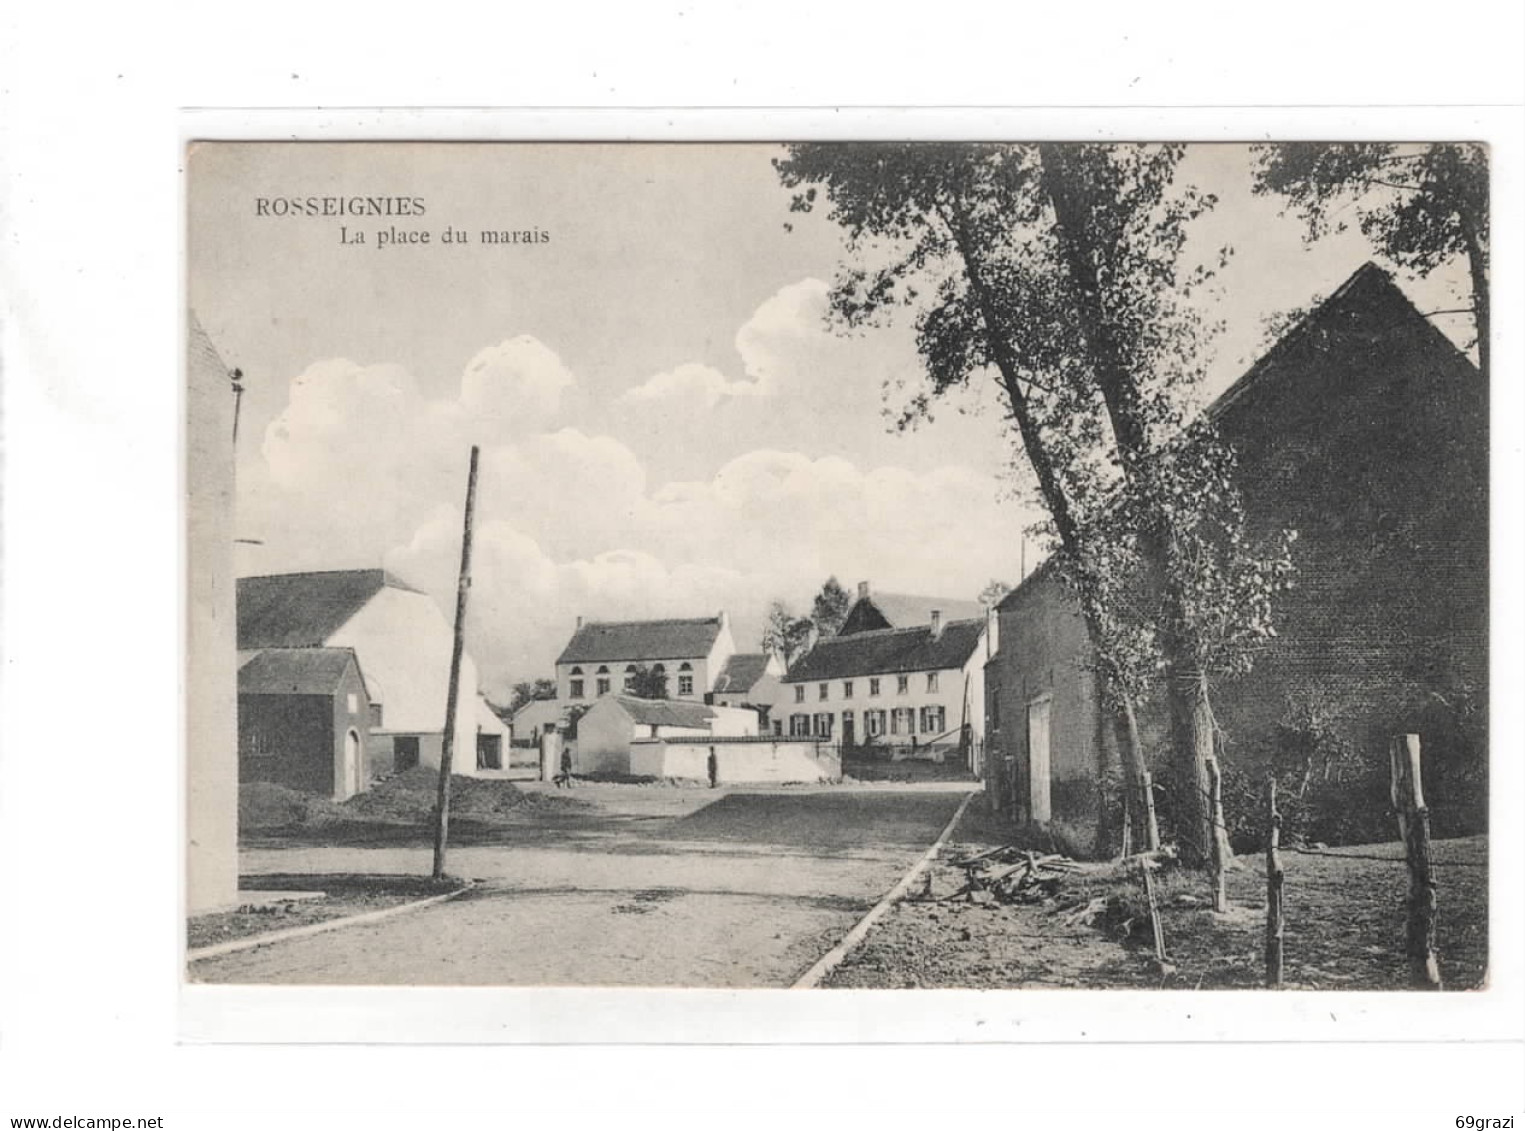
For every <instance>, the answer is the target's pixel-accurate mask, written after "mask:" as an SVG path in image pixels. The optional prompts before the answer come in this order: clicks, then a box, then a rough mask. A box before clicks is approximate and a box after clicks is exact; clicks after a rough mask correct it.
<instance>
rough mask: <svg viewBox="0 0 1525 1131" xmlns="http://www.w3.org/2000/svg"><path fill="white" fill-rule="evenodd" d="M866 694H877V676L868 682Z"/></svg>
mask: <svg viewBox="0 0 1525 1131" xmlns="http://www.w3.org/2000/svg"><path fill="white" fill-rule="evenodd" d="M868 693H869V694H870V695H878V694H879V677H878V676H875V677H874V678H873V679H871V680H869V681H868Z"/></svg>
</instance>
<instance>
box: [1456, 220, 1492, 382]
mask: <svg viewBox="0 0 1525 1131" xmlns="http://www.w3.org/2000/svg"><path fill="white" fill-rule="evenodd" d="M1457 219H1458V220H1459V221H1460V223H1461V232H1462V239H1463V240H1464V241H1465V243H1466V245H1467V269H1468V271H1469V272H1470V273H1471V275H1472V318H1473V324H1474V325H1475V326H1476V327H1477V367H1478V368H1479V369H1481V370H1482V371H1483V376H1484V377H1486V376H1488V360H1489V358H1488V355H1489V349H1488V345H1489V342H1488V329H1489V320H1488V297H1489V296H1488V253H1487V252H1486V251H1484V250H1483V242H1482V238H1481V237H1480V236H1479V234H1478V230H1477V223H1476V222H1475V220H1474V219H1473V217H1472V215H1471V213H1470V212H1468V211H1467V210H1466V209H1459V210H1458V211H1457Z"/></svg>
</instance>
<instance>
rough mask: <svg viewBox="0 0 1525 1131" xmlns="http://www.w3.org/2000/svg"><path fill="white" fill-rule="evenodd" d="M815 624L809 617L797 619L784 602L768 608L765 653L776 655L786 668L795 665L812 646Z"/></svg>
mask: <svg viewBox="0 0 1525 1131" xmlns="http://www.w3.org/2000/svg"><path fill="white" fill-rule="evenodd" d="M814 627H815V625H814V623H813V622H812V621H811V620H810V619H809V618H808V617H797V616H795V615H794V613H793V612H792V611H790V609H789V606H788V605H786V604H784V603H783V602H782V601H774V602H773V603H772V604H771V605H769V606H768V619H767V621H766V623H765V624H764V626H763V634H762V641H761V646H762V650H763V651H764V652H767V653H769V654H771V655H776V656H777V657H778V658H779V659H781V660H782V661H783V662H784V667H785V668H789V667H792V666H793V665H794V661H795V660H797V659H799V658H800V656H801V655H802V654H803V653H804V651H805V649H806V648H808V647H809V646H810V634H811V631H812V630H813V629H814Z"/></svg>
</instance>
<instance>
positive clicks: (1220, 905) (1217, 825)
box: [1207, 758, 1228, 914]
mask: <svg viewBox="0 0 1525 1131" xmlns="http://www.w3.org/2000/svg"><path fill="white" fill-rule="evenodd" d="M1207 777H1208V783H1209V788H1210V789H1211V791H1212V792H1211V795H1210V797H1209V802H1210V804H1211V806H1212V809H1211V813H1212V819H1213V910H1214V911H1217V912H1219V913H1220V914H1221V913H1222V912H1224V911H1227V910H1228V878H1227V873H1228V860H1227V853H1226V852H1225V851H1224V849H1225V848H1226V847H1227V845H1226V843H1225V842H1226V841H1227V839H1228V827H1227V826H1226V825H1225V824H1224V820H1223V771H1221V770H1220V769H1219V768H1218V759H1216V758H1209V759H1208V760H1207Z"/></svg>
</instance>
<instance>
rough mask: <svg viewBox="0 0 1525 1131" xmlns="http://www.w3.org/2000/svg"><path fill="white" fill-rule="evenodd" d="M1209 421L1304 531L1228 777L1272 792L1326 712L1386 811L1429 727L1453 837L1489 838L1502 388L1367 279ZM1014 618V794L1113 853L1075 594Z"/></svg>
mask: <svg viewBox="0 0 1525 1131" xmlns="http://www.w3.org/2000/svg"><path fill="white" fill-rule="evenodd" d="M1207 411H1208V412H1209V413H1210V414H1211V415H1212V416H1213V417H1214V418H1215V419H1216V422H1217V424H1218V427H1219V429H1220V431H1221V434H1222V435H1223V437H1224V439H1225V440H1226V441H1227V442H1228V443H1229V444H1231V445H1232V447H1233V448H1234V450H1235V452H1236V454H1237V456H1238V461H1239V472H1238V475H1239V485H1240V489H1241V491H1242V493H1243V497H1244V502H1245V508H1246V513H1247V516H1248V518H1249V521H1250V524H1251V526H1252V528H1254V529H1258V530H1259V531H1262V532H1265V531H1273V530H1277V529H1291V530H1295V531H1296V532H1297V535H1298V538H1297V541H1296V542H1295V543H1294V544H1293V547H1292V551H1293V562H1294V565H1295V567H1296V574H1295V579H1294V586H1293V588H1292V589H1291V590H1290V591H1288V592H1286V593H1284V594H1282V595H1281V597H1280V598H1279V600H1278V602H1277V605H1276V608H1275V616H1276V626H1277V632H1278V635H1277V637H1276V638H1275V639H1274V640H1271V641H1269V642H1267V643H1266V644H1265V645H1264V646H1263V647H1262V648H1261V650H1260V654H1259V655H1258V656H1257V657H1256V661H1255V665H1254V668H1253V670H1252V671H1251V672H1250V673H1249V674H1248V675H1245V676H1242V677H1239V678H1237V679H1233V680H1223V681H1221V682H1220V683H1218V684H1217V685H1216V686H1215V687H1214V690H1213V696H1214V699H1213V705H1214V711H1215V714H1216V717H1217V721H1218V724H1219V726H1220V728H1221V735H1220V761H1221V762H1222V764H1223V766H1224V772H1225V776H1226V778H1231V779H1232V781H1233V782H1238V783H1245V782H1250V781H1252V780H1255V781H1258V779H1259V776H1260V774H1262V773H1263V772H1264V769H1265V768H1266V767H1267V766H1269V765H1272V764H1275V763H1276V761H1277V760H1278V759H1279V758H1281V757H1282V756H1283V755H1284V753H1285V751H1286V744H1287V740H1288V739H1287V736H1288V734H1289V733H1290V732H1291V723H1292V722H1293V721H1294V718H1295V717H1296V716H1298V714H1299V713H1300V712H1307V711H1310V710H1312V711H1316V712H1319V713H1321V714H1322V716H1324V717H1325V718H1326V719H1327V721H1328V723H1329V725H1330V726H1331V727H1332V728H1333V729H1334V730H1335V731H1337V732H1338V733H1339V734H1341V735H1343V736H1344V737H1345V739H1346V740H1347V741H1348V744H1349V748H1350V757H1349V758H1348V759H1347V761H1348V763H1349V764H1348V765H1345V766H1342V767H1337V768H1336V774H1337V778H1338V780H1341V781H1344V780H1348V781H1349V782H1350V788H1351V790H1352V793H1351V802H1350V803H1351V804H1352V805H1357V804H1360V803H1361V802H1362V801H1364V800H1370V802H1371V804H1370V805H1369V806H1367V808H1368V809H1373V810H1376V811H1377V812H1378V814H1380V809H1381V802H1380V796H1379V794H1378V792H1377V791H1378V789H1379V788H1380V786H1381V780H1380V775H1381V773H1385V769H1384V767H1385V754H1384V750H1385V745H1386V740H1387V736H1388V735H1390V734H1393V733H1398V732H1406V731H1416V732H1418V733H1419V734H1420V736H1421V739H1422V741H1423V743H1424V747H1425V751H1426V762H1425V793H1426V796H1427V799H1428V800H1429V801H1430V803H1431V807H1432V810H1433V812H1434V817H1435V822H1436V827H1437V831H1439V832H1442V833H1443V832H1446V831H1471V830H1475V829H1477V828H1479V827H1483V825H1484V823H1485V822H1486V817H1487V814H1486V761H1487V753H1486V752H1487V735H1486V719H1487V689H1488V667H1487V663H1488V388H1487V381H1486V379H1485V378H1484V377H1483V375H1482V374H1481V373H1479V371H1478V370H1477V368H1476V367H1475V366H1474V365H1472V363H1471V362H1470V361H1469V360H1468V359H1467V358H1466V357H1465V356H1464V355H1463V354H1462V353H1461V352H1460V351H1458V350H1457V349H1456V347H1455V346H1454V345H1453V344H1452V343H1451V342H1450V341H1449V340H1448V339H1447V338H1446V337H1445V336H1444V335H1443V334H1441V333H1440V332H1439V331H1438V330H1437V329H1436V328H1435V327H1434V325H1433V324H1432V323H1430V322H1429V321H1428V320H1427V319H1425V318H1424V317H1423V316H1422V315H1421V314H1420V313H1419V312H1418V311H1417V310H1416V309H1415V308H1414V307H1413V305H1412V304H1411V303H1410V302H1409V301H1408V299H1407V298H1406V297H1405V296H1404V295H1403V293H1402V292H1401V291H1400V290H1399V289H1398V288H1397V286H1396V285H1395V284H1394V283H1393V282H1392V280H1391V279H1390V278H1389V277H1388V276H1387V275H1386V273H1384V272H1383V271H1381V270H1380V269H1378V268H1377V267H1375V266H1373V265H1371V264H1368V265H1366V266H1365V267H1362V268H1361V269H1360V270H1359V271H1357V272H1356V273H1355V274H1354V275H1353V276H1352V277H1351V278H1350V279H1349V280H1348V281H1347V282H1346V283H1345V284H1344V285H1343V286H1342V287H1341V288H1340V289H1339V290H1338V291H1337V292H1336V293H1335V294H1334V295H1332V296H1331V297H1330V298H1329V299H1328V300H1327V301H1325V302H1324V303H1322V304H1321V305H1320V306H1319V307H1318V308H1317V309H1316V310H1314V311H1313V312H1312V313H1311V314H1310V315H1308V316H1307V317H1306V318H1305V319H1304V320H1303V321H1302V322H1300V323H1299V324H1298V325H1297V326H1295V327H1294V328H1293V329H1292V330H1290V331H1289V332H1288V333H1287V334H1286V335H1285V336H1284V337H1283V338H1282V339H1281V340H1280V341H1279V342H1277V343H1276V345H1274V346H1273V347H1272V348H1271V349H1270V350H1269V351H1268V352H1267V353H1266V355H1265V356H1264V357H1263V358H1261V359H1260V360H1259V361H1258V362H1257V363H1256V364H1255V365H1254V366H1252V367H1251V368H1250V370H1249V371H1248V372H1247V373H1246V374H1245V375H1244V376H1243V377H1242V378H1241V379H1240V380H1239V381H1238V382H1237V383H1235V384H1234V385H1233V386H1232V387H1231V388H1230V389H1229V390H1228V391H1227V392H1225V393H1224V394H1223V396H1221V397H1220V398H1219V399H1218V400H1217V401H1216V402H1215V403H1214V404H1213V405H1212V406H1211V407H1210V408H1209V409H1208V410H1207ZM999 618H1000V642H1001V647H1000V648H999V650H998V651H997V652H996V654H995V656H994V657H993V658H992V660H991V661H990V664H989V666H988V669H987V679H986V686H987V700H986V712H987V731H988V734H989V745H990V749H991V751H992V752H993V753H994V755H995V759H989V760H988V764H990V765H991V768H992V770H993V771H996V775H997V778H998V780H997V781H996V783H995V788H996V792H997V793H998V794H999V795H1000V796H1001V798H1002V801H1003V802H1004V803H1005V804H1007V805H1009V806H1010V807H1011V808H1012V810H1013V811H1014V813H1015V814H1016V816H1017V817H1018V818H1019V819H1021V820H1026V821H1033V822H1037V823H1042V824H1049V825H1050V827H1051V828H1052V829H1053V830H1054V831H1055V832H1056V833H1059V834H1062V836H1063V839H1064V840H1066V841H1067V842H1069V843H1071V844H1073V845H1074V846H1075V847H1076V848H1077V849H1078V850H1082V851H1096V850H1101V849H1105V848H1108V847H1110V845H1109V844H1107V840H1108V836H1109V833H1108V830H1109V828H1112V827H1115V814H1111V813H1109V811H1108V810H1109V803H1108V801H1107V793H1106V790H1105V788H1104V783H1106V782H1107V781H1108V779H1109V778H1111V777H1113V776H1115V774H1116V773H1117V766H1118V758H1117V751H1116V749H1115V747H1114V745H1113V742H1112V735H1111V731H1110V727H1109V726H1107V725H1103V724H1104V721H1105V720H1104V719H1103V717H1102V714H1101V710H1100V707H1099V705H1098V700H1097V695H1096V688H1095V685H1094V681H1093V677H1092V674H1091V672H1090V670H1089V664H1088V656H1089V650H1090V649H1089V640H1088V637H1087V634H1086V631H1085V627H1084V624H1083V622H1082V620H1081V617H1080V614H1079V611H1078V609H1077V607H1076V605H1075V603H1074V601H1073V598H1072V597H1071V595H1070V594H1069V593H1068V591H1067V590H1065V589H1064V587H1063V586H1062V584H1061V583H1060V582H1059V581H1058V580H1057V578H1056V577H1055V576H1054V574H1053V571H1052V570H1050V569H1048V568H1046V567H1040V569H1038V570H1037V571H1035V572H1034V573H1033V574H1032V575H1031V576H1030V577H1029V578H1027V580H1026V581H1025V582H1024V583H1023V584H1022V585H1020V586H1018V587H1017V589H1015V590H1014V591H1013V592H1011V593H1010V594H1008V595H1007V596H1006V597H1005V599H1003V600H1002V601H1001V603H1000V605H999ZM1146 708H1147V709H1146V712H1145V718H1144V722H1145V728H1144V730H1145V742H1146V752H1147V754H1148V757H1149V759H1150V763H1151V766H1152V767H1154V768H1156V769H1157V768H1158V767H1159V766H1160V764H1161V763H1162V761H1163V758H1164V755H1165V752H1166V744H1167V742H1168V733H1167V730H1166V726H1165V723H1164V719H1163V712H1162V710H1161V709H1160V706H1159V704H1157V703H1155V704H1147V705H1146ZM996 759H999V762H997V761H996ZM1379 771H1380V772H1379ZM1326 772H1327V771H1326ZM1362 791H1365V792H1362ZM1231 823H1232V815H1231Z"/></svg>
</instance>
